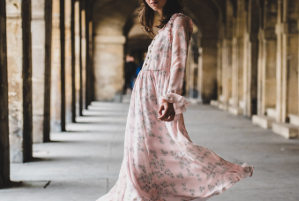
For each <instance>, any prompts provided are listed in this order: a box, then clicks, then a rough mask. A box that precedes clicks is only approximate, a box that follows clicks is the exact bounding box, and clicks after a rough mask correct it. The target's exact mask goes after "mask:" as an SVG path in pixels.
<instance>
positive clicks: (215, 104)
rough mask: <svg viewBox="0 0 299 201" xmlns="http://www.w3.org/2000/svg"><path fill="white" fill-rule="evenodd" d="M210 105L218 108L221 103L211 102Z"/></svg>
mask: <svg viewBox="0 0 299 201" xmlns="http://www.w3.org/2000/svg"><path fill="white" fill-rule="evenodd" d="M210 105H212V106H215V107H218V106H219V101H217V100H211V102H210Z"/></svg>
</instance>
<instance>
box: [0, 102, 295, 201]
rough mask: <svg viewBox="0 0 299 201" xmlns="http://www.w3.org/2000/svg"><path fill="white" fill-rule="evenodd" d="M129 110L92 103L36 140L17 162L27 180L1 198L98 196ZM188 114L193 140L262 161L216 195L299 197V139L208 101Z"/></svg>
mask: <svg viewBox="0 0 299 201" xmlns="http://www.w3.org/2000/svg"><path fill="white" fill-rule="evenodd" d="M127 111H128V103H124V104H118V103H100V102H95V103H93V105H92V106H91V107H90V110H88V111H85V112H84V114H85V116H84V117H80V118H78V119H77V120H78V122H79V123H77V124H70V125H68V131H69V132H66V133H53V134H52V137H51V138H52V140H53V142H51V143H45V144H36V145H34V157H35V158H36V160H35V161H34V162H30V163H25V164H13V165H12V166H11V170H12V172H11V177H12V180H14V181H23V184H22V185H20V186H18V187H14V188H10V189H3V190H0V201H95V200H96V199H97V198H98V197H99V196H101V195H103V194H104V193H105V192H107V190H108V189H109V188H110V187H111V186H112V185H113V183H114V182H115V180H116V178H117V176H118V171H119V167H120V163H121V159H122V151H123V138H124V130H125V122H126V115H127ZM185 122H186V127H187V130H188V131H189V134H190V136H191V138H192V139H193V141H194V143H197V144H200V145H202V146H205V147H208V148H210V149H212V150H214V151H215V152H216V153H218V154H219V155H220V156H222V157H223V158H225V159H227V160H230V161H232V162H241V161H246V162H248V163H250V164H252V165H254V166H255V172H254V175H253V177H251V178H249V179H246V180H242V181H241V182H239V183H238V184H236V185H235V186H233V187H232V188H231V189H229V190H227V191H225V192H224V193H223V194H221V195H218V196H215V197H213V198H212V199H210V200H211V201H220V200H221V201H298V200H299V190H298V185H299V140H286V139H284V138H282V137H280V136H278V135H275V134H273V133H272V132H271V131H269V130H264V129H261V128H259V127H256V126H254V125H252V123H251V121H250V119H247V118H244V117H236V116H232V115H230V114H228V113H227V112H223V111H219V110H218V109H216V108H213V107H211V106H207V105H191V106H190V107H189V109H188V111H187V112H186V114H185ZM128 201H129V200H128Z"/></svg>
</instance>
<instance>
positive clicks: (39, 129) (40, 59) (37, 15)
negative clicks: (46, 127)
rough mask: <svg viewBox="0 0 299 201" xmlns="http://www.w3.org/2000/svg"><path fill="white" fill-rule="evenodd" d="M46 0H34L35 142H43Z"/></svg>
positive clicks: (33, 83)
mask: <svg viewBox="0 0 299 201" xmlns="http://www.w3.org/2000/svg"><path fill="white" fill-rule="evenodd" d="M45 28H46V26H45V0H32V22H31V29H32V37H33V38H34V40H32V90H33V103H32V105H33V142H34V143H41V142H43V122H44V96H43V94H44V91H45V88H44V87H45V82H44V81H45V68H43V67H44V62H45Z"/></svg>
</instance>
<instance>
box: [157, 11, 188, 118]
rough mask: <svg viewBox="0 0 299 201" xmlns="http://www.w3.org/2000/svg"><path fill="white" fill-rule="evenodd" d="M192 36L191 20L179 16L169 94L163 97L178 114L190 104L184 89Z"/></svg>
mask: <svg viewBox="0 0 299 201" xmlns="http://www.w3.org/2000/svg"><path fill="white" fill-rule="evenodd" d="M191 34H192V21H191V19H190V18H188V17H186V16H183V15H179V16H177V17H176V18H175V19H174V21H173V26H172V30H171V35H172V44H171V46H172V48H171V66H170V78H169V85H168V89H167V93H166V94H165V95H164V96H162V99H164V100H166V101H168V102H170V103H173V104H174V109H175V113H176V114H180V113H182V112H184V111H185V110H186V105H187V104H188V103H189V102H188V101H187V99H186V98H185V97H183V96H182V88H183V81H184V74H185V68H186V61H187V56H188V55H187V54H188V47H189V41H190V38H191Z"/></svg>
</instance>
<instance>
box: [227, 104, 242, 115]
mask: <svg viewBox="0 0 299 201" xmlns="http://www.w3.org/2000/svg"><path fill="white" fill-rule="evenodd" d="M228 112H229V113H231V114H234V115H240V114H242V113H243V110H242V109H241V108H238V107H236V106H229V107H228Z"/></svg>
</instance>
